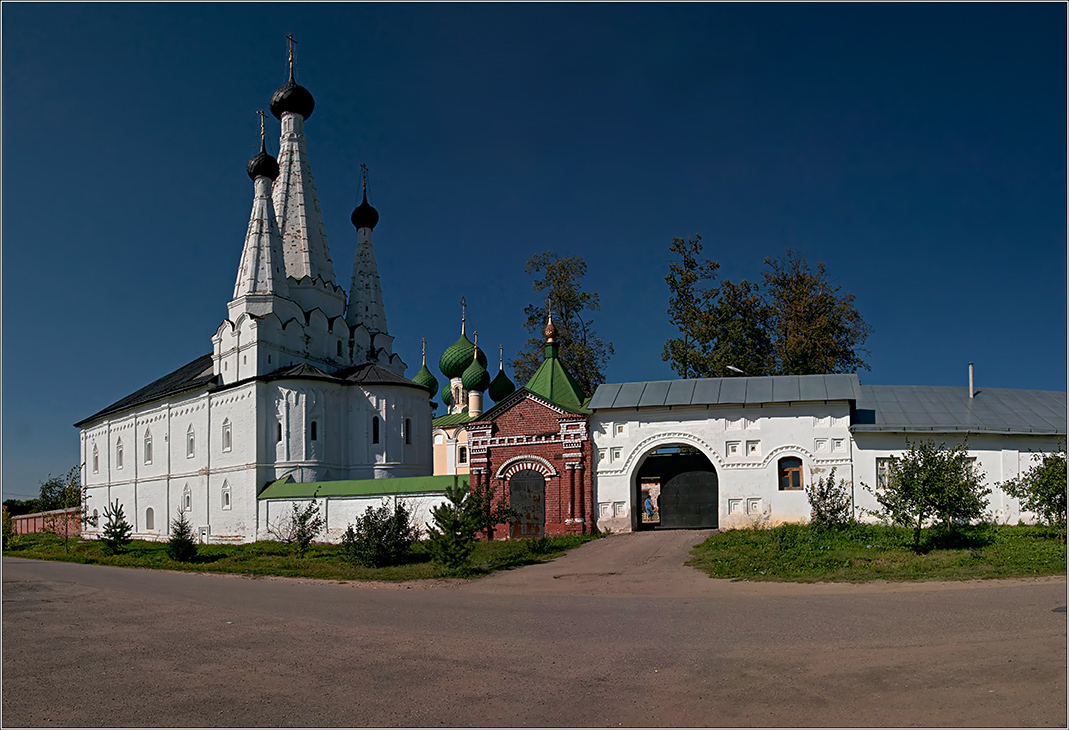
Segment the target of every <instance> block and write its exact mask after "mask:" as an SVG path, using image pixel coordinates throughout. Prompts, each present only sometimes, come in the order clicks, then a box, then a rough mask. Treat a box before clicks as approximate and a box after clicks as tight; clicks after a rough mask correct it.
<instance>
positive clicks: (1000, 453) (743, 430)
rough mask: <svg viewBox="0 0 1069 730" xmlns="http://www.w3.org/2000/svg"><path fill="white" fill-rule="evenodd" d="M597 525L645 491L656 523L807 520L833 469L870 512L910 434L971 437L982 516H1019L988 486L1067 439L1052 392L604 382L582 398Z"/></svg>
mask: <svg viewBox="0 0 1069 730" xmlns="http://www.w3.org/2000/svg"><path fill="white" fill-rule="evenodd" d="M589 407H590V409H591V410H592V411H593V412H594V414H593V416H591V420H590V427H591V432H592V433H593V435H594V444H595V448H596V452H597V466H596V470H597V471H596V474H595V494H596V497H595V499H596V501H597V506H598V526H599V528H601V529H612V530H613V531H620V530H631V529H638V528H640V527H641V526H642V524H644V519H643V513H644V509H643V507H644V504H645V495H646V494H650V495H651V496H652V497H653V501H655V502H658V504H657V507H658V510H657V515H656V517H657V520H656V521H657V522H658V523H659V524H661V525H664V526H695V527H696V526H703V527H722V528H726V527H740V526H746V525H750V524H754V523H755V522H761V523H765V522H767V523H772V524H775V523H778V522H789V521H804V520H807V519H808V518H809V512H810V507H809V502H808V499H807V497H806V494H805V490H804V487H805V485H807V484H810V483H812V482H813V480H815V479H819V478H820V477H821V476H825V475H827V474H828V473H829V472H830V470H831V469H832V468H834V469H835V470H836V472H835V476H836V480H838V479H840V478H841V479H845V480H846V482H847V483H848V484H849V485H850V487H851V490H852V495H853V502H854V511H855V515H857V516H859V517H864V512H863V510H865V509H869V510H872V509H875V508H876V507H877V504H876V501H875V499H874V498H873V497H872V495H871V494H870V493H869V492H868V491H867V490H866V489H865V488H864V486H865V485H867V486H869V487H876V486H877V485H878V483H879V480H880V478H881V474H882V473H883V469H884V467H885V465H886V464H887V463H888V462H887V460H888V459H889V458H890V457H892V456H899V455H901V454H902V453H904V452H905V451H906V450H907V448H908V447H907V443H906V442H907V439H908V440H910V441H917V440H919V439H929V438H931V439H934V440H935V441H936V443H941V442H945V443H946V444H947V445H948V446H951V445H956V444H958V443H961V442H962V441H965V440H967V442H968V448H969V453H970V455H971V456H972V457H973V458H975V459H977V461H978V466H979V467H980V469H981V471H983V472H984V474H985V477H986V483H987V485H988V486H990V487H992V492H991V495H990V497H989V514H990V516H991V517H992V518H993V519H996V520H998V521H1000V522H1016V521H1017V520H1018V519H1020V518H1022V517H1024V518H1025V519H1028V518H1029V517H1031V515H1028V514H1024V515H1022V513H1021V510H1020V504H1019V503H1018V502H1017V500H1015V499H1012V498H1011V497H1009V496H1008V495H1006V494H1005V493H1004V492H1003V491H1002V490H1001V489H998V487H997V485H998V483H1000V482H1003V481H1006V480H1008V479H1011V478H1013V477H1015V476H1017V475H1018V474H1019V473H1020V472H1022V471H1024V470H1026V469H1028V468H1029V467H1030V466H1031V465H1032V464H1033V463H1034V458H1035V456H1036V455H1037V454H1044V453H1050V452H1051V451H1054V450H1055V449H1057V448H1058V446H1059V444H1062V445H1064V443H1065V438H1066V394H1065V392H1060V391H1058V392H1055V391H1032V390H1011V389H1007V388H985V389H981V390H978V391H975V392H973V393H971V394H970V389H969V388H964V387H963V388H956V387H923V386H864V385H861V384H860V382H859V381H858V378H857V376H856V375H809V376H781V377H762V378H748V377H740V378H710V379H701V380H677V381H658V382H644V383H622V384H606V385H602V386H601V387H599V388H598V390H597V391H596V392H595V394H594V396H593V398H592V399H591V401H590V405H589Z"/></svg>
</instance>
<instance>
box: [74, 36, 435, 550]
mask: <svg viewBox="0 0 1069 730" xmlns="http://www.w3.org/2000/svg"><path fill="white" fill-rule="evenodd" d="M314 106H315V101H314V99H313V98H312V95H311V94H310V93H309V92H308V91H307V90H306V89H304V88H303V87H301V86H299V85H297V83H296V81H295V80H294V77H293V63H292V56H291V59H290V78H289V81H288V82H287V83H286V84H285V85H283V86H282V87H281V88H279V89H278V90H277V91H276V92H275V93H274V95H273V97H272V98H271V111H272V113H273V114H274V115H275V116H276V117H277V118H278V119H279V120H280V122H281V124H282V135H281V139H280V143H279V146H280V150H281V151H280V154H279V159H278V161H276V160H275V159H274V158H273V157H271V156H270V155H268V154H267V152H266V148H265V144H264V138H263V133H262V131H261V148H260V153H259V154H258V155H256V156H255V157H254V158H253V159H251V160H250V161H249V164H248V168H247V170H248V173H249V177H250V178H252V180H253V188H254V196H253V205H252V215H251V217H250V220H249V228H248V232H247V235H246V237H245V244H244V248H243V250H242V252H241V260H240V265H239V267H238V274H237V279H236V282H235V285H234V295H233V298H232V299H231V301H230V303H229V304H228V305H227V317H226V318H225V319H224V320H223V322H222V323H221V324H220V325H219V327H218V329H217V330H216V332H215V334H214V335H213V336H212V337H211V341H212V352H211V353H209V354H205V355H203V356H201V357H198V358H197V359H196V360H194V361H193V362H191V363H189V364H188V365H184V366H183V367H181V368H179V369H178V370H176V371H174V372H173V373H170V374H169V375H166V376H164V377H162V378H160V379H159V380H157V381H155V382H154V383H151V384H149V385H147V386H145V387H144V388H142V389H141V390H138V391H137V392H135V393H133V394H131V395H129V396H127V397H126V398H123V399H122V400H120V401H118V402H116V403H114V404H112V405H110V406H108V407H107V408H104V409H103V410H101V411H99V412H98V413H95V414H94V415H92V416H90V417H89V418H86V419H85V420H83V421H81V422H79V423H77V424H75V425H76V426H77V427H79V428H80V429H81V460H82V464H83V465H84V466H83V475H82V478H83V484H85V485H86V486H87V487H88V498H89V504H88V508H89V512H90V514H101V513H103V511H104V508H105V505H106V504H108V503H111V502H114V501H115V500H118V501H119V502H120V503H121V504H122V505H123V506H124V511H125V513H126V515H127V519H128V520H129V521H130V522H131V524H132V525H133V526H134V536H135V537H138V538H145V539H159V538H163V537H166V535H167V534H168V531H169V525H170V522H171V520H172V519H173V518H174V517H175V516H176V514H177V513H178V512H184V513H186V515H187V516H188V517H189V519H190V521H191V522H192V524H193V525H194V527H195V528H196V529H197V530H198V531H199V533H200V536H201V538H202V540H204V541H206V542H218V541H234V542H239V541H250V540H254V539H264V538H267V537H268V527H269V525H268V521H269V517H268V512H267V510H268V504H267V501H266V500H258V499H257V497H258V495H259V494H260V492H261V491H263V490H264V489H265V488H266V487H267V485H268V484H270V483H272V482H275V481H276V480H279V479H282V478H285V477H292V478H293V479H294V480H296V481H298V482H322V481H335V480H360V479H372V478H374V479H380V478H384V477H418V476H425V475H430V473H431V441H430V434H431V418H432V411H431V397H432V396H433V392H432V391H431V390H429V389H427V388H426V387H424V386H421V385H418V384H416V383H414V382H412V381H411V380H408V379H406V378H405V377H404V372H405V369H406V365H405V363H404V362H402V361H401V358H400V357H399V356H398V355H396V354H395V353H394V352H393V337H392V336H391V335H390V334H389V332H388V330H387V327H386V311H385V307H384V305H383V298H382V291H381V287H380V284H379V276H378V268H377V265H376V262H375V252H374V248H373V247H372V243H371V236H372V230H373V229H374V227H375V225H376V223H377V222H378V213H377V211H376V210H375V209H374V208H373V207H371V206H370V205H369V204H368V202H367V179H366V175H365V178H364V199H363V202H362V203H361V205H360V206H359V207H358V208H357V209H356V210H354V211H353V214H352V222H353V225H354V226H355V227H356V229H357V240H356V246H357V255H356V261H355V264H354V266H353V275H352V280H351V284H350V288H349V292H348V296H346V292H345V291H344V290H343V289H342V288H341V287H340V286H338V284H337V283H336V281H335V276H334V268H333V263H332V262H331V258H330V249H329V247H328V246H327V239H326V234H325V231H324V226H323V218H322V214H321V212H320V207H319V199H318V196H317V195H316V189H315V184H314V182H313V179H312V173H311V168H310V166H309V162H308V154H307V149H306V141H305V136H304V123H305V121H306V120H307V119H308V117H310V116H311V114H312V110H313V108H314ZM261 130H262V128H261ZM236 250H237V249H236V248H235V253H236ZM365 491H366V490H365ZM384 491H385V490H384ZM277 506H278V505H277V504H276V508H277ZM87 532H90V533H91V532H92V529H90V530H87Z"/></svg>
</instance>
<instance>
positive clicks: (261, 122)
mask: <svg viewBox="0 0 1069 730" xmlns="http://www.w3.org/2000/svg"><path fill="white" fill-rule="evenodd" d="M256 113H257V114H259V115H260V141H261V142H263V141H264V120H265V119H267V115H266V114H264V110H263V109H261V110H259V111H258V112H256Z"/></svg>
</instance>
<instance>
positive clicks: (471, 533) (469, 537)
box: [427, 480, 479, 573]
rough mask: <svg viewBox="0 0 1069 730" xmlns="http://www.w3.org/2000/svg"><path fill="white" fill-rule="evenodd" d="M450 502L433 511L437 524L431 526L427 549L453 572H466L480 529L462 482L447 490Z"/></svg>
mask: <svg viewBox="0 0 1069 730" xmlns="http://www.w3.org/2000/svg"><path fill="white" fill-rule="evenodd" d="M445 497H446V499H447V500H448V501H447V502H445V503H444V504H440V505H438V506H436V507H435V508H434V509H432V510H431V516H432V517H433V518H434V525H433V526H431V525H428V526H427V531H428V537H429V542H428V548H429V550H430V553H431V557H432V558H433V559H434V561H435V562H436V563H440V564H441V565H443V566H445V567H446V568H447V569H449V570H451V571H454V572H458V573H460V572H464V571H465V570H466V569H467V566H468V561H469V560H471V553H472V551H474V550H475V532H476V530H478V529H479V527H478V524H477V523H476V522H475V519H474V517H473V514H472V509H471V506H470V500H471V492H470V491H469V490H468V489H467V488H466V487H465V486H464V485H463V484H462V483H461V482H460V481H459V480H457V481H455V482H454V483H453V485H452V486H449V487H446V489H445Z"/></svg>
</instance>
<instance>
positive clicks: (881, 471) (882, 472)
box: [876, 459, 894, 489]
mask: <svg viewBox="0 0 1069 730" xmlns="http://www.w3.org/2000/svg"><path fill="white" fill-rule="evenodd" d="M892 461H894V460H893V459H876V488H877V489H887V484H888V480H889V479H890V477H891V462H892Z"/></svg>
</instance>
